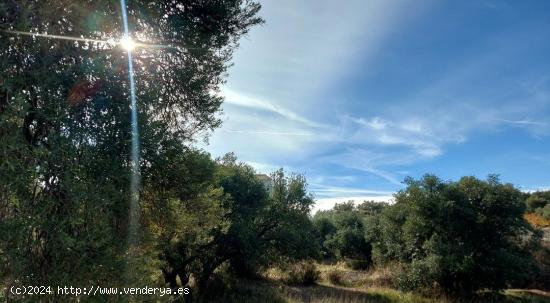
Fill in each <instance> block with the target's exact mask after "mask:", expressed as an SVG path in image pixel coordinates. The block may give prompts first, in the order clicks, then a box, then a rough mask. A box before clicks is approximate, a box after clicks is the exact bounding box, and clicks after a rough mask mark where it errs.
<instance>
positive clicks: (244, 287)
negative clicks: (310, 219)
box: [213, 263, 550, 303]
mask: <svg viewBox="0 0 550 303" xmlns="http://www.w3.org/2000/svg"><path fill="white" fill-rule="evenodd" d="M317 269H318V270H319V271H320V272H321V280H320V281H319V282H318V284H316V285H312V286H297V285H294V286H289V285H286V284H284V283H283V281H284V278H285V271H283V270H280V269H270V270H269V271H267V272H266V273H265V278H266V279H265V280H262V281H240V282H239V283H238V285H237V287H235V288H234V289H233V290H232V291H230V292H228V293H227V294H226V295H224V296H223V298H221V299H220V300H219V301H213V302H227V303H232V302H235V303H236V302H239V303H240V302H258V303H262V302H281V303H298V302H307V303H363V302H365V303H398V302H404V303H436V302H443V303H458V302H504V303H527V302H534V303H543V302H548V303H550V293H547V292H542V291H538V290H507V291H506V292H505V293H504V294H501V295H496V296H486V297H483V298H479V299H477V300H474V301H472V300H467V301H459V300H453V299H447V298H441V297H438V298H427V297H424V296H422V295H419V294H415V293H404V292H400V291H398V290H394V289H391V284H392V283H391V282H392V281H391V280H392V276H393V274H394V272H395V271H396V270H399V267H398V266H396V265H389V266H386V267H382V268H376V269H371V270H368V271H358V270H351V269H349V268H347V267H346V266H345V264H343V263H337V264H317Z"/></svg>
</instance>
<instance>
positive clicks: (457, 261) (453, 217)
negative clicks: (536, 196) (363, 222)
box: [376, 175, 530, 295]
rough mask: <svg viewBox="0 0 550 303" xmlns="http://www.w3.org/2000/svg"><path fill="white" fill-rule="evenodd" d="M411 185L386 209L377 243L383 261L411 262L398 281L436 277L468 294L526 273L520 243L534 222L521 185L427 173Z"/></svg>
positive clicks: (421, 282)
mask: <svg viewBox="0 0 550 303" xmlns="http://www.w3.org/2000/svg"><path fill="white" fill-rule="evenodd" d="M406 184H407V188H406V189H404V190H402V191H400V192H398V193H397V194H396V196H395V199H396V203H395V204H394V205H392V206H389V207H388V208H387V209H386V210H385V211H384V213H383V217H382V219H381V234H382V235H383V236H382V241H381V242H380V243H377V244H376V246H377V247H376V248H377V249H378V250H379V251H380V253H381V254H382V255H383V256H384V257H385V258H386V260H399V261H401V262H403V263H404V264H406V271H405V274H404V275H403V276H401V278H400V279H399V280H398V284H400V286H401V287H404V288H413V289H421V288H426V287H431V285H433V283H436V284H437V285H438V286H439V287H441V288H442V289H443V290H444V291H446V292H449V293H453V294H460V295H465V294H472V293H473V292H475V291H476V290H478V289H492V290H498V289H502V288H504V287H506V286H507V285H509V283H512V282H514V281H515V280H516V279H520V278H521V277H522V273H523V274H525V273H526V272H527V269H528V268H529V266H528V265H529V258H528V255H527V254H526V253H524V252H523V251H522V249H521V248H520V245H519V244H520V243H522V242H523V241H522V236H523V235H525V234H526V232H527V231H529V230H530V227H529V226H528V224H527V223H526V222H525V221H524V220H523V218H522V214H523V212H524V210H525V207H524V204H523V200H522V194H521V192H520V191H519V190H517V189H516V188H514V187H513V186H512V185H510V184H502V183H500V182H499V180H498V178H497V177H495V176H490V177H489V178H488V179H487V180H486V181H482V180H479V179H476V178H474V177H463V178H461V179H460V180H459V181H458V182H443V181H441V180H439V179H438V178H437V177H435V176H432V175H426V176H425V177H424V178H423V179H421V180H413V179H408V180H406Z"/></svg>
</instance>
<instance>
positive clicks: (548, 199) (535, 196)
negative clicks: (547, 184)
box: [525, 191, 550, 212]
mask: <svg viewBox="0 0 550 303" xmlns="http://www.w3.org/2000/svg"><path fill="white" fill-rule="evenodd" d="M525 204H526V205H527V211H528V212H540V211H541V210H542V209H543V208H545V207H546V206H548V205H550V191H538V192H534V193H532V194H529V197H527V199H526V200H525Z"/></svg>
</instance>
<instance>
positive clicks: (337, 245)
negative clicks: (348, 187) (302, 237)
mask: <svg viewBox="0 0 550 303" xmlns="http://www.w3.org/2000/svg"><path fill="white" fill-rule="evenodd" d="M313 220H314V222H315V226H316V227H317V228H318V229H317V234H318V235H319V239H320V240H321V241H322V242H321V243H322V246H323V250H324V251H326V253H325V255H326V256H335V257H337V258H339V259H352V260H363V261H366V262H367V264H370V262H371V245H370V243H369V242H367V240H366V238H365V232H366V221H367V220H368V218H367V217H366V216H365V215H364V214H363V213H361V212H360V211H359V210H358V208H357V207H356V206H355V205H354V202H353V201H348V202H346V203H340V204H336V205H335V206H334V208H333V209H332V210H330V211H324V212H318V213H317V214H316V215H315V217H314V219H313Z"/></svg>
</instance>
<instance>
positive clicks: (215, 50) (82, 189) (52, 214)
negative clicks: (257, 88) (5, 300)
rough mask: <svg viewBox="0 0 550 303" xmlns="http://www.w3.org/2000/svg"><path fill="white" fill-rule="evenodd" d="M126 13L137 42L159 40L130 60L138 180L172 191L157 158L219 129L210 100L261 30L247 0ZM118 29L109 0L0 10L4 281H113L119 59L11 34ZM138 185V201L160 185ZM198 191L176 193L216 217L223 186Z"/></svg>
mask: <svg viewBox="0 0 550 303" xmlns="http://www.w3.org/2000/svg"><path fill="white" fill-rule="evenodd" d="M128 4H129V7H128V18H129V24H130V25H131V27H132V28H131V30H132V33H133V34H132V35H133V36H134V38H135V39H137V40H139V42H142V43H146V44H147V43H149V44H162V45H164V46H163V47H150V48H138V49H137V50H135V51H134V53H133V55H134V62H133V63H134V67H135V79H136V82H137V101H138V109H139V113H138V116H139V126H140V135H141V137H140V139H141V141H142V160H141V162H140V163H139V165H140V168H141V172H142V176H141V177H142V180H143V183H144V184H147V183H148V182H151V181H152V180H156V179H158V180H159V181H162V182H170V180H166V178H164V176H163V173H164V170H162V169H159V168H158V166H155V163H159V162H164V164H166V163H169V162H170V161H171V160H174V161H176V162H177V161H180V160H181V159H179V158H178V157H177V155H176V154H177V152H179V151H181V150H183V146H185V145H186V144H190V143H191V142H192V140H194V139H195V138H196V137H197V135H198V134H201V133H204V132H206V131H209V130H211V129H213V128H215V127H217V126H218V125H219V123H220V121H219V119H218V118H217V117H216V113H217V112H218V111H219V107H220V104H221V102H222V98H221V97H220V96H218V95H217V93H216V92H217V91H218V89H219V85H220V84H221V83H223V81H224V76H225V73H226V70H227V67H228V65H229V60H230V59H231V54H232V53H233V51H234V49H235V48H236V47H237V41H238V39H239V38H240V37H241V36H242V35H244V34H245V33H246V32H247V31H248V29H249V28H250V27H251V26H253V25H256V24H259V23H261V19H259V18H258V17H256V14H257V12H258V10H259V9H260V6H259V4H257V3H255V2H252V1H248V0H233V1H221V0H214V1H202V0H192V1H142V0H136V1H129V2H128ZM121 29H122V21H121V18H120V7H119V3H118V2H117V1H87V0H81V1H72V0H71V1H69V0H52V1H39V0H25V1H4V2H2V4H0V155H1V157H2V159H1V161H0V260H2V261H3V267H4V268H2V272H1V274H2V276H1V277H0V278H2V279H8V280H11V281H13V280H14V279H18V280H19V281H20V282H22V283H25V284H27V283H28V284H33V285H41V284H59V285H63V284H67V285H69V284H73V285H74V284H78V283H79V282H86V283H87V284H89V283H90V282H94V281H95V282H99V281H101V282H102V283H103V284H104V283H105V282H106V281H120V276H121V274H120V273H121V271H122V270H123V267H124V262H123V261H124V260H123V259H122V258H121V257H120V256H124V254H123V252H124V251H125V250H126V245H125V243H126V241H125V239H126V234H127V232H128V231H127V229H128V226H127V225H128V222H127V217H128V214H127V209H128V201H129V200H130V195H131V193H130V192H129V184H130V180H129V179H130V175H131V161H130V157H129V154H130V149H131V146H130V138H131V135H132V134H131V127H130V126H131V125H130V123H131V122H130V114H129V105H128V104H129V101H128V95H129V84H128V80H127V79H128V66H127V64H128V63H127V57H126V54H124V53H123V51H122V50H121V49H120V48H119V47H118V46H117V45H116V44H114V43H111V42H107V43H98V42H90V41H71V40H70V39H68V40H67V39H52V38H44V37H37V36H28V35H23V34H13V31H20V32H32V33H39V34H42V33H47V34H49V35H59V36H67V37H85V38H89V39H95V40H103V41H109V40H115V41H116V40H118V39H120V38H121V37H122V34H121ZM8 31H11V32H12V33H8ZM178 145H179V147H175V146H178ZM174 150H175V151H176V153H174V152H173V151H174ZM163 157H168V158H164V159H160V158H163ZM159 159H160V160H159ZM180 185H182V187H186V185H185V184H180ZM144 187H145V188H144V189H143V190H142V195H143V196H144V197H147V198H148V199H153V198H152V197H155V194H156V192H155V191H156V189H155V188H152V187H150V186H147V185H144ZM166 188H170V189H173V187H170V186H165V187H163V189H166ZM144 191H147V192H144ZM195 192H196V191H195V190H194V189H193V188H185V189H184V188H182V189H180V193H179V194H181V195H184V194H185V193H193V194H194V196H193V197H192V198H189V199H187V200H189V201H194V202H195V203H198V202H197V201H199V200H200V201H210V202H208V203H211V204H213V205H214V206H212V208H207V210H205V212H207V213H209V214H210V215H209V216H206V217H216V216H219V215H220V214H219V213H218V212H217V211H218V209H217V208H216V206H215V205H218V204H220V203H221V202H220V200H222V199H223V196H220V192H219V190H217V189H215V188H209V189H207V190H206V192H203V193H201V194H195ZM162 194H163V193H160V195H162ZM153 200H154V199H153ZM164 202H167V203H168V205H172V204H173V203H174V202H173V201H164ZM142 203H143V204H152V202H151V201H147V199H143V201H142ZM190 203H191V202H190ZM205 203H206V202H205ZM198 204H200V203H198ZM170 207H172V206H169V208H170ZM145 219H146V218H145ZM221 225H223V224H221ZM196 232H200V231H198V230H197V231H196ZM4 262H5V263H4Z"/></svg>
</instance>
